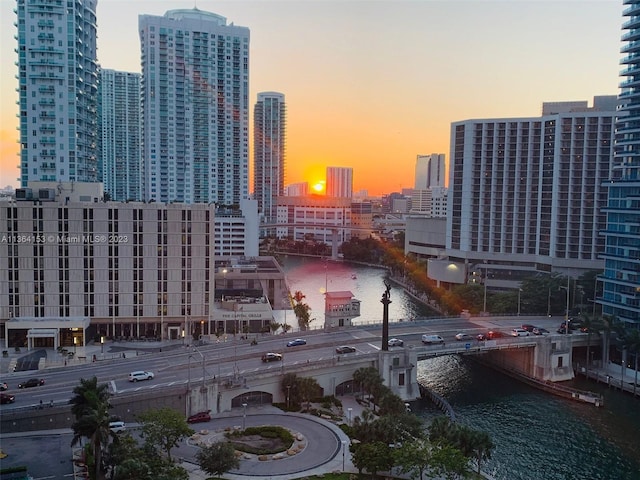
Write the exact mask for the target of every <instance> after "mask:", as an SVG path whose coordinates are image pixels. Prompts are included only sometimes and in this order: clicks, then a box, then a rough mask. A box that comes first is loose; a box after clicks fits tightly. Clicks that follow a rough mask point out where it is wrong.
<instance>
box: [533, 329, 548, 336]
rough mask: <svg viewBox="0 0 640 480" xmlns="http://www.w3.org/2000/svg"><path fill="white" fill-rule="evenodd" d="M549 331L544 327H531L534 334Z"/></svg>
mask: <svg viewBox="0 0 640 480" xmlns="http://www.w3.org/2000/svg"><path fill="white" fill-rule="evenodd" d="M549 333H550V332H549V330H547V329H546V328H542V327H536V328H534V329H533V334H534V335H549Z"/></svg>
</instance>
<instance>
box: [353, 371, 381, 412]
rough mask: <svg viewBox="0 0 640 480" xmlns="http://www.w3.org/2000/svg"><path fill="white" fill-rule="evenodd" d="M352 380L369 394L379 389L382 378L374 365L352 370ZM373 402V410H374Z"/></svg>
mask: <svg viewBox="0 0 640 480" xmlns="http://www.w3.org/2000/svg"><path fill="white" fill-rule="evenodd" d="M353 380H354V381H355V382H357V383H358V384H360V386H361V388H362V389H363V391H364V392H365V393H367V394H369V396H371V395H372V394H375V393H376V392H377V391H379V389H380V387H381V386H382V385H383V379H382V377H381V376H380V373H378V370H377V369H376V368H375V367H362V368H359V369H357V370H356V371H355V372H353ZM375 409H376V407H375V404H374V405H373V411H374V412H375Z"/></svg>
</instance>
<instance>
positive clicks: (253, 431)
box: [225, 425, 293, 455]
mask: <svg viewBox="0 0 640 480" xmlns="http://www.w3.org/2000/svg"><path fill="white" fill-rule="evenodd" d="M225 435H226V437H227V438H228V439H229V442H230V443H231V444H232V445H233V448H235V449H236V450H239V451H241V452H245V453H251V454H254V455H269V454H272V453H280V452H284V451H286V450H288V449H289V448H291V445H293V435H291V432H289V430H287V429H285V428H282V427H278V426H276V425H266V426H262V427H249V428H246V429H244V430H240V431H236V432H228V433H226V434H225Z"/></svg>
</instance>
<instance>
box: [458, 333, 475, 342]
mask: <svg viewBox="0 0 640 480" xmlns="http://www.w3.org/2000/svg"><path fill="white" fill-rule="evenodd" d="M456 340H458V341H459V342H461V341H462V340H471V335H469V334H468V333H463V332H460V333H456Z"/></svg>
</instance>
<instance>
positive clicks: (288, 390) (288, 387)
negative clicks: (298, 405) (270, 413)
mask: <svg viewBox="0 0 640 480" xmlns="http://www.w3.org/2000/svg"><path fill="white" fill-rule="evenodd" d="M290 392H291V385H287V410H288V409H289V393H290Z"/></svg>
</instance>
